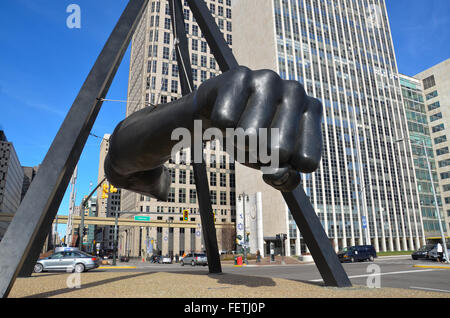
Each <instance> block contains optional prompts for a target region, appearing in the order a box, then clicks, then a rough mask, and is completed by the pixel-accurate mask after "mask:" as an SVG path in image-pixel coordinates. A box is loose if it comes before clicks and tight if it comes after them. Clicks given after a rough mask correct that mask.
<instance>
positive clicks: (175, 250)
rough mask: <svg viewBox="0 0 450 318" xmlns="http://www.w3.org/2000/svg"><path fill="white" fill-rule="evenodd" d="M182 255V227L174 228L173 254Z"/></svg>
mask: <svg viewBox="0 0 450 318" xmlns="http://www.w3.org/2000/svg"><path fill="white" fill-rule="evenodd" d="M177 254H178V255H180V228H179V227H176V228H174V229H173V255H174V256H175V255H177Z"/></svg>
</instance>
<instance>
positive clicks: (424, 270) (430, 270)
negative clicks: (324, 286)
mask: <svg viewBox="0 0 450 318" xmlns="http://www.w3.org/2000/svg"><path fill="white" fill-rule="evenodd" d="M432 271H434V269H423V270H413V271H403V272H389V273H379V274H364V275H355V276H349V277H348V278H361V277H369V276H378V275H379V276H384V275H396V274H410V273H420V272H432ZM321 281H323V279H314V280H310V282H321Z"/></svg>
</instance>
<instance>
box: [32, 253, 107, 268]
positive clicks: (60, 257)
mask: <svg viewBox="0 0 450 318" xmlns="http://www.w3.org/2000/svg"><path fill="white" fill-rule="evenodd" d="M99 266H100V259H99V258H98V257H95V256H92V255H89V254H87V253H84V252H81V251H80V250H79V249H77V248H65V249H64V250H62V251H61V250H60V251H59V252H56V253H53V254H52V255H50V256H48V257H45V258H42V259H40V260H38V261H37V263H36V265H34V272H35V273H42V272H44V271H53V270H61V271H71V272H73V271H75V272H76V273H82V272H87V271H88V270H91V269H94V268H97V267H99Z"/></svg>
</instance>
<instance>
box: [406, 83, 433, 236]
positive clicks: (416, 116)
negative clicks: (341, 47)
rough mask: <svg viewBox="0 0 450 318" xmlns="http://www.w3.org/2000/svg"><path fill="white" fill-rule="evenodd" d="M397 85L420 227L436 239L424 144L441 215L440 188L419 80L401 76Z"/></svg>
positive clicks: (431, 190) (431, 193)
mask: <svg viewBox="0 0 450 318" xmlns="http://www.w3.org/2000/svg"><path fill="white" fill-rule="evenodd" d="M400 84H401V86H402V95H403V101H404V105H405V111H406V118H407V120H408V129H409V134H410V138H411V141H412V143H411V147H412V153H413V158H414V166H415V170H416V180H417V186H418V190H419V197H420V205H421V211H422V218H423V228H424V230H425V234H426V235H427V236H428V237H430V236H431V237H436V236H437V235H439V234H440V232H439V222H438V218H437V215H436V207H435V204H434V195H433V189H432V187H431V180H430V175H429V171H428V164H427V161H426V156H425V152H424V148H423V143H425V147H426V151H427V154H428V157H429V161H430V165H431V168H432V176H433V177H432V178H433V181H434V187H435V191H436V192H437V194H436V195H437V199H438V205H439V206H440V213H441V215H442V199H441V196H440V192H441V190H440V187H439V182H438V180H439V179H438V174H437V172H436V161H435V158H436V156H435V155H434V151H433V143H432V141H431V134H430V127H429V126H428V124H429V121H428V117H427V111H426V108H425V102H424V95H423V86H422V81H420V80H418V79H415V78H413V77H409V76H406V75H402V74H400Z"/></svg>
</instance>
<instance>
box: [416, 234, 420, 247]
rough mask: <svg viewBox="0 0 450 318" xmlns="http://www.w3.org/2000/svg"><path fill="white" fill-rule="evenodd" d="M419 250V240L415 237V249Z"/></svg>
mask: <svg viewBox="0 0 450 318" xmlns="http://www.w3.org/2000/svg"><path fill="white" fill-rule="evenodd" d="M419 248H420V240H419V238H418V237H416V246H415V249H419Z"/></svg>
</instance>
